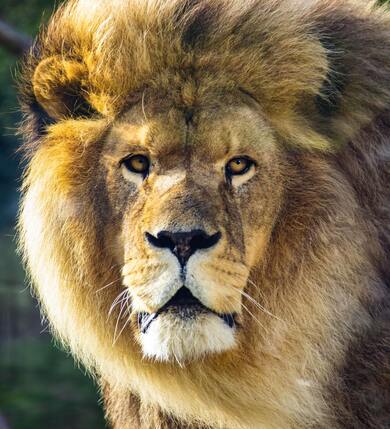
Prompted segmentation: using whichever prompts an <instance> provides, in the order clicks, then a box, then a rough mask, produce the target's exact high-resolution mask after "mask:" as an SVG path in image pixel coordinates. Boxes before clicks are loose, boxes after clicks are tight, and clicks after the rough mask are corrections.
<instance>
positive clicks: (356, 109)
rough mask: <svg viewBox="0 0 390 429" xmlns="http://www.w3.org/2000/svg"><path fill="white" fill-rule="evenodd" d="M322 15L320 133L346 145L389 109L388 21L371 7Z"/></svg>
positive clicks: (318, 16) (319, 24)
mask: <svg viewBox="0 0 390 429" xmlns="http://www.w3.org/2000/svg"><path fill="white" fill-rule="evenodd" d="M359 11H360V14H357V12H359ZM320 12H321V13H318V11H317V13H316V27H317V28H316V30H317V34H318V38H319V41H320V43H321V45H322V47H323V48H324V51H325V53H326V56H327V60H328V74H327V76H326V79H325V80H324V83H323V86H322V88H321V91H320V94H319V95H318V96H317V97H316V100H315V105H316V110H317V112H318V114H319V118H320V123H321V129H322V131H323V132H324V133H326V134H331V136H332V137H333V138H334V137H336V138H339V140H340V141H345V140H346V139H349V138H351V137H352V136H353V135H354V134H356V132H358V131H359V129H361V127H363V126H365V125H366V124H367V123H369V122H370V121H372V120H373V119H374V118H375V116H377V115H379V114H380V113H381V112H382V111H384V110H386V109H388V108H389V106H390V37H389V28H390V22H389V21H390V20H389V18H388V14H384V13H383V11H381V10H379V11H378V10H376V8H375V7H374V6H373V5H372V7H371V8H368V7H367V8H365V9H364V10H362V9H361V8H360V9H358V8H356V10H355V9H353V8H352V9H351V8H348V7H347V6H346V7H345V8H344V7H342V6H340V5H339V4H337V7H335V8H331V7H328V8H325V10H323V11H320Z"/></svg>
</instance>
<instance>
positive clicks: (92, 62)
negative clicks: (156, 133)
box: [19, 0, 390, 429]
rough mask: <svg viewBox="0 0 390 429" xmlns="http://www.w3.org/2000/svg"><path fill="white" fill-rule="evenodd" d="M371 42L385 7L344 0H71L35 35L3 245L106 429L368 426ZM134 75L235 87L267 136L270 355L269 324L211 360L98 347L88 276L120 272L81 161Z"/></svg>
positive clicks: (384, 20) (376, 344) (386, 71)
mask: <svg viewBox="0 0 390 429" xmlns="http://www.w3.org/2000/svg"><path fill="white" fill-rule="evenodd" d="M389 42H390V14H389V13H388V12H386V10H385V9H384V7H379V6H376V5H374V3H373V2H371V1H370V2H367V1H358V0H356V1H352V0H310V1H303V0H302V1H301V0H299V1H286V0H251V1H244V0H236V1H227V0H194V1H183V0H158V1H157V0H143V1H141V0H122V1H109V0H100V1H95V0H79V1H71V2H68V3H66V4H65V5H64V6H62V7H60V9H59V10H58V12H57V13H56V14H55V15H54V16H53V18H52V19H51V21H50V23H49V25H48V27H47V29H45V30H43V31H42V33H41V35H40V36H39V37H38V39H37V41H36V43H35V45H34V47H33V48H32V50H31V52H30V53H29V55H28V56H27V58H26V61H25V63H24V68H23V76H22V79H21V102H22V108H23V111H24V114H25V118H24V122H23V124H22V133H23V135H24V138H25V146H24V147H25V154H26V160H27V164H28V165H27V169H26V174H25V177H24V183H23V199H22V208H21V215H20V227H19V229H20V242H21V246H20V247H21V249H22V252H23V255H24V258H25V261H26V265H27V266H28V270H29V272H30V274H31V279H32V282H33V284H34V286H35V290H36V294H37V296H38V298H39V299H40V301H41V303H42V308H43V312H44V314H45V315H46V316H47V318H48V319H49V321H50V322H51V326H52V328H53V331H54V333H55V335H56V336H57V337H58V338H60V339H61V340H62V341H63V343H64V344H66V345H67V346H68V347H69V348H70V350H71V351H72V352H73V354H74V356H75V357H76V358H78V359H80V360H81V361H82V362H83V364H84V365H85V366H86V367H87V368H89V369H90V371H91V373H93V374H95V375H96V376H97V378H98V380H99V381H100V383H101V385H102V386H103V392H104V396H105V402H106V408H107V414H108V417H109V419H110V420H111V421H112V423H113V424H114V425H115V427H116V428H118V429H125V428H129V429H130V428H138V427H140V428H148V429H149V428H150V429H151V428H160V427H161V428H175V427H177V428H201V427H203V425H209V426H207V427H212V428H228V429H231V428H234V429H236V428H242V429H249V428H250V429H254V428H255V429H257V428H278V429H281V428H283V429H285V428H286V429H287V428H314V427H315V428H328V429H329V428H339V427H340V428H351V429H352V428H354V429H358V428H361V429H363V428H372V429H374V428H375V429H379V428H385V427H387V426H386V424H388V422H389V420H388V419H389V414H388V413H387V415H386V413H385V411H384V410H385V409H386V407H389V406H390V399H389V384H390V380H389V374H390V362H389V355H390V352H389V346H390V345H389V341H390V333H389V326H388V325H389V320H390V319H389V278H390V276H389V263H388V262H389V261H388V259H387V258H388V255H387V253H386V252H388V249H389V231H388V225H389V220H390V219H389V202H388V201H389V200H388V197H389V167H388V166H389V154H390V147H389V135H390V115H389V110H388V109H389V107H390V43H389ZM150 88H153V90H154V91H155V92H158V93H159V94H160V95H161V97H164V95H165V94H169V96H170V97H172V99H173V100H174V102H175V104H176V106H177V107H178V108H180V109H183V111H186V110H190V109H194V108H195V109H196V108H198V109H201V108H202V106H203V105H202V102H203V100H204V99H205V97H206V95H207V94H208V93H209V91H210V90H215V89H218V91H219V92H220V93H224V91H226V92H229V91H231V90H232V89H235V88H238V89H239V90H240V91H243V92H245V93H246V94H248V95H250V97H252V98H253V99H254V100H256V102H257V103H258V104H259V105H260V106H261V108H262V110H263V111H264V115H265V117H266V118H267V120H268V121H269V123H270V124H271V126H272V127H273V129H274V130H275V132H276V134H277V136H278V138H279V140H280V142H281V143H282V146H281V147H282V148H283V151H284V152H285V156H286V159H287V160H288V165H289V168H288V169H287V170H286V171H285V172H284V174H285V177H286V182H287V183H288V187H289V189H290V191H291V192H290V193H289V194H287V195H286V196H285V202H284V208H283V211H282V214H283V215H282V216H281V217H280V219H279V220H278V222H277V225H276V226H275V230H274V234H273V237H272V243H271V245H270V249H269V250H268V253H267V259H266V260H267V264H265V265H264V264H263V265H262V266H261V267H258V270H257V271H256V273H255V278H256V284H258V285H262V292H261V293H262V295H261V296H262V297H263V298H262V299H263V301H262V302H263V304H264V306H265V307H267V308H269V309H272V312H273V313H275V314H278V315H280V316H281V319H283V323H282V322H281V321H277V320H276V321H274V322H273V323H275V327H274V328H273V329H275V330H274V332H275V335H276V333H278V334H280V335H282V331H283V330H284V331H283V332H284V334H283V335H286V338H287V340H286V342H285V345H284V347H283V349H282V350H278V351H276V350H274V349H273V343H272V342H273V340H274V339H272V338H269V339H268V340H269V342H268V344H267V348H265V349H264V353H263V354H262V355H261V356H252V355H251V352H250V350H251V345H253V344H254V343H256V341H257V339H256V338H255V337H250V340H249V341H248V344H246V347H247V348H246V349H244V348H240V349H238V350H236V351H235V352H234V353H232V355H231V357H230V358H221V359H219V358H218V357H216V358H215V359H214V360H211V362H209V363H208V364H207V365H205V364H204V365H203V366H202V363H201V362H200V363H194V364H192V365H190V366H189V367H188V368H186V369H183V368H177V367H175V366H174V365H168V364H167V365H163V364H159V363H150V362H147V361H143V360H142V359H141V356H140V355H139V353H138V352H137V349H136V348H135V346H134V345H132V344H131V343H129V342H128V341H126V337H125V336H122V337H120V338H119V339H118V341H116V342H115V344H113V342H112V338H113V332H114V330H115V322H114V321H113V319H107V313H108V312H109V309H110V306H111V304H112V302H113V300H114V299H115V296H116V295H117V291H118V290H117V289H115V288H109V287H105V286H106V285H108V284H111V283H112V282H115V281H116V279H117V277H118V276H120V274H119V273H118V270H117V267H116V266H115V262H114V261H113V260H112V259H110V257H109V256H107V252H106V246H107V243H106V242H104V240H103V239H102V236H101V234H100V231H101V229H100V228H101V225H102V223H103V222H105V217H106V216H108V214H107V213H108V210H107V209H106V207H105V205H104V201H105V200H104V198H103V197H102V198H100V199H98V198H96V196H97V195H101V194H102V193H104V192H105V187H104V185H103V182H104V181H103V179H102V178H99V177H97V178H96V177H93V175H92V174H91V165H93V164H94V163H98V162H99V161H98V160H99V157H100V156H101V153H102V151H103V145H102V144H100V143H99V142H101V141H102V138H103V137H104V135H105V133H106V131H107V129H108V128H109V126H110V124H111V123H112V121H113V120H115V118H117V117H119V116H120V115H121V114H122V112H124V111H126V110H128V109H129V108H131V106H132V105H134V104H136V103H139V102H142V97H143V94H144V91H145V90H146V89H150ZM97 201H99V204H98V203H97ZM248 288H249V289H253V285H248ZM259 293H260V292H259ZM252 294H253V295H255V296H258V297H260V295H259V294H257V295H256V292H255V291H253V290H252ZM259 299H260V298H259ZM247 305H248V306H249V307H251V303H250V302H248V303H247ZM252 311H254V312H256V311H257V310H256V308H252ZM270 323H271V322H270ZM278 323H280V324H278ZM276 326H278V328H276ZM251 359H257V361H258V362H257V361H253V360H251ZM258 363H259V364H258ZM245 383H246V384H245ZM167 386H168V387H167ZM189 397H190V398H191V401H190V400H189ZM189 402H191V404H190V405H189ZM386 422H387V423H386ZM204 427H205V426H204Z"/></svg>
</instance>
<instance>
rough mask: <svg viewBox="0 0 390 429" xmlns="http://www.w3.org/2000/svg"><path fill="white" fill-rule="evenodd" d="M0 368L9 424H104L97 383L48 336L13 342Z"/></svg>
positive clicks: (60, 428)
mask: <svg viewBox="0 0 390 429" xmlns="http://www.w3.org/2000/svg"><path fill="white" fill-rule="evenodd" d="M0 367H1V372H0V404H1V408H2V412H4V414H5V416H6V418H7V420H8V421H9V424H10V426H11V428H17V429H32V428H48V429H51V428H53V429H54V428H55V429H69V428H72V429H88V428H93V429H98V428H104V421H103V412H102V411H101V410H100V409H99V406H98V396H97V393H96V387H95V386H93V385H92V383H91V382H87V381H88V380H87V379H86V377H85V376H84V375H83V374H82V372H81V371H80V370H79V369H77V368H75V366H74V362H73V359H72V358H71V357H67V356H66V355H65V353H63V352H61V351H59V350H58V349H56V347H54V345H53V344H51V342H50V341H49V340H48V336H47V335H46V336H44V337H43V338H41V339H30V340H25V339H23V340H20V341H15V342H14V343H13V344H12V346H9V347H7V350H6V353H5V354H3V355H2V356H1V357H0Z"/></svg>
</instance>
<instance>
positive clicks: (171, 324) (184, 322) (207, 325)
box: [140, 313, 236, 365]
mask: <svg viewBox="0 0 390 429" xmlns="http://www.w3.org/2000/svg"><path fill="white" fill-rule="evenodd" d="M235 332H236V329H235V328H231V327H229V326H228V325H227V324H226V323H225V322H224V321H223V320H222V319H221V318H220V317H219V316H217V315H216V314H213V313H202V314H199V315H197V317H196V318H182V317H179V316H177V315H175V314H172V313H165V314H161V315H160V316H159V317H158V318H156V320H154V321H153V323H152V324H151V325H150V327H149V329H148V330H147V331H146V332H145V333H141V334H140V343H141V347H142V352H143V354H144V356H145V357H148V358H151V359H154V360H158V361H163V362H177V363H178V364H180V365H183V364H185V363H186V362H189V361H193V360H196V359H200V358H202V357H204V356H206V355H209V354H215V353H222V352H225V351H227V350H229V349H232V348H233V347H234V346H235V344H236V339H235Z"/></svg>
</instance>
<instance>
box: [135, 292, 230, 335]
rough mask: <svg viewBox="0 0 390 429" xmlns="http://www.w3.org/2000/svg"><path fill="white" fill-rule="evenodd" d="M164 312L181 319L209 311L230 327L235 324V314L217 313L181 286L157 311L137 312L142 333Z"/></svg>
mask: <svg viewBox="0 0 390 429" xmlns="http://www.w3.org/2000/svg"><path fill="white" fill-rule="evenodd" d="M166 312H171V313H175V314H177V316H178V317H181V318H183V319H190V318H195V317H196V316H197V315H199V314H201V313H203V314H204V313H211V314H215V315H217V316H218V317H220V318H221V319H222V320H223V321H224V322H225V323H226V324H227V325H228V326H229V327H230V328H233V327H234V326H235V324H236V321H235V314H233V313H226V314H219V313H217V312H215V311H213V310H211V309H209V308H207V307H206V306H205V305H203V304H202V303H201V302H200V301H199V300H198V299H197V298H195V297H194V296H193V295H192V294H191V292H190V291H189V290H188V289H187V288H186V287H182V288H181V289H179V291H178V292H177V293H176V294H175V295H174V296H173V297H172V298H171V299H170V300H169V301H168V302H167V303H166V304H165V305H164V306H163V307H161V308H160V309H159V310H158V311H157V312H155V313H146V312H141V313H138V326H139V328H140V330H141V332H142V333H143V334H145V333H146V332H147V331H148V329H149V327H150V325H151V324H152V322H153V321H154V320H155V319H156V318H157V317H158V316H159V315H160V314H163V313H166Z"/></svg>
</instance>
